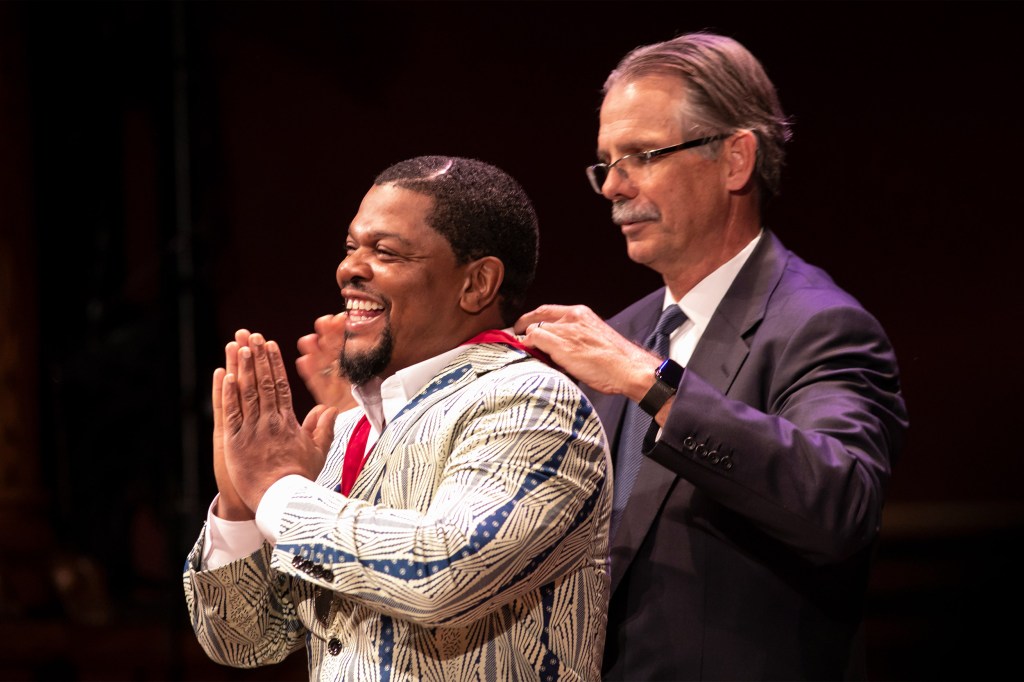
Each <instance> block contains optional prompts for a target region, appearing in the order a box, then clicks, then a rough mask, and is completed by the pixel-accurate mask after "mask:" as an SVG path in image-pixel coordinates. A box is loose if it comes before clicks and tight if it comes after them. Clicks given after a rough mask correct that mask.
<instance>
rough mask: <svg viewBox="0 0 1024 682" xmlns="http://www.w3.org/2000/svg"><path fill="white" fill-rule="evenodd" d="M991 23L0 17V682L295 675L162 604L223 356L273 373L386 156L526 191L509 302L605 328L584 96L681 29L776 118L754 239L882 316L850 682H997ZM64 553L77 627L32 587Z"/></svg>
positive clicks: (1010, 480)
mask: <svg viewBox="0 0 1024 682" xmlns="http://www.w3.org/2000/svg"><path fill="white" fill-rule="evenodd" d="M1014 4H1015V3H1010V2H972V3H957V2H942V3H939V2H714V3H712V2H656V3H646V2H611V1H609V2H452V3H441V2H413V3H405V2H380V3H369V2H363V3H358V2H346V3H342V2H292V3H279V2H187V3H181V4H178V3H169V2H164V3H160V2H153V3H141V2H126V3H88V2H81V3H69V4H65V3H57V2H45V3H15V2H7V3H2V4H0V226H2V227H0V231H2V237H0V248H2V251H0V255H2V256H3V260H2V261H0V268H2V269H0V275H3V279H0V287H3V288H5V290H3V291H0V310H2V312H3V314H4V317H6V321H5V322H4V325H5V326H4V327H3V328H2V329H0V332H3V333H2V334H0V349H3V350H4V352H5V353H6V355H5V356H2V357H4V358H6V359H5V360H4V361H3V364H2V366H0V369H2V370H4V393H3V394H2V395H0V397H2V398H3V400H4V402H3V403H0V407H2V408H3V412H2V413H0V416H2V417H3V422H2V424H3V427H4V437H5V441H4V442H5V445H4V447H5V449H4V450H3V451H2V452H0V456H2V458H0V465H2V467H3V468H2V469H0V527H2V528H3V529H10V532H6V530H5V532H6V537H7V538H8V540H6V541H5V542H4V543H2V544H0V551H2V552H3V553H2V554H0V559H2V562H0V578H5V580H0V597H2V598H3V599H4V601H3V609H2V610H0V641H3V642H5V643H4V645H3V647H2V651H3V653H2V654H0V676H5V677H8V678H10V679H18V678H33V679H40V678H43V677H48V676H50V677H63V678H65V679H67V678H69V677H79V678H82V679H86V678H88V679H112V678H120V677H135V678H148V679H169V678H185V679H208V678H213V677H223V678H225V679H273V678H274V676H275V675H285V674H287V675H291V676H296V675H297V679H301V678H302V677H303V676H304V664H303V663H302V661H301V660H295V661H289V663H286V664H285V665H284V666H283V667H282V668H279V669H274V670H270V671H266V670H265V671H254V672H249V673H242V672H236V671H230V670H227V669H221V668H217V667H214V666H212V665H211V664H208V663H206V662H205V660H204V659H203V657H202V654H201V653H200V652H197V650H196V648H197V647H196V646H195V644H194V641H193V640H192V638H191V633H190V632H189V630H188V624H187V621H186V618H185V610H184V604H183V599H182V598H181V590H180V585H179V578H178V570H179V569H180V567H181V565H182V563H183V560H184V553H185V552H186V551H187V549H188V548H189V547H190V545H191V542H192V540H193V539H194V537H195V535H196V534H197V533H198V530H199V527H200V524H201V522H202V518H203V514H204V513H205V507H206V505H207V504H208V501H209V499H210V497H211V496H212V494H213V490H214V488H213V482H212V474H211V471H210V467H209V448H208V440H209V438H208V433H209V421H208V420H209V412H208V404H207V402H208V400H207V394H208V392H209V385H208V384H209V375H210V373H211V372H212V370H213V368H214V367H216V366H217V364H218V363H219V362H220V361H221V359H222V356H221V348H222V346H223V344H224V343H225V342H226V341H227V340H228V339H229V338H230V337H231V335H232V333H233V331H234V330H235V329H236V328H238V327H240V326H245V327H248V328H251V329H254V330H259V331H262V332H264V333H265V334H267V335H268V336H270V337H272V338H275V339H278V340H279V341H280V342H281V343H282V345H283V346H284V347H285V349H286V351H287V352H290V353H291V356H290V357H289V358H288V360H289V361H292V360H294V358H295V351H294V341H295V339H297V338H298V337H299V336H300V335H302V334H305V333H307V332H308V331H311V328H312V322H313V320H314V319H315V318H316V317H317V316H318V315H321V314H324V313H326V312H334V311H336V310H337V309H338V306H339V298H338V294H337V287H336V286H335V284H334V268H335V267H336V265H337V263H338V261H339V259H340V258H341V254H342V245H343V236H344V231H345V228H346V225H347V223H348V220H349V219H350V218H351V217H352V215H353V214H354V212H355V210H356V208H357V206H358V202H359V200H360V198H361V197H362V195H363V193H364V192H365V191H366V189H367V188H368V186H369V184H370V182H371V181H372V178H373V177H374V175H375V174H376V173H377V172H378V171H380V170H382V169H383V168H384V167H385V166H387V165H389V164H390V163H393V162H395V161H397V160H400V159H402V158H407V157H411V156H415V155H419V154H430V153H441V154H454V155H462V156H472V157H477V158H481V159H484V160H486V161H489V162H492V163H495V164H496V165H498V166H501V167H502V168H504V169H505V170H507V171H509V172H510V173H512V174H513V175H514V176H515V177H517V178H518V179H519V180H520V181H521V182H522V183H523V185H524V186H525V187H526V189H527V191H528V193H529V194H530V195H531V197H532V198H533V199H534V202H535V204H536V207H537V211H538V214H539V216H540V220H541V230H542V242H541V243H542V246H541V266H540V272H539V275H538V278H537V282H536V285H535V287H534V290H533V296H532V300H531V303H541V302H559V303H585V304H587V305H590V306H591V307H593V308H594V309H595V310H597V311H598V312H599V313H601V314H604V315H610V314H612V313H614V312H616V311H617V310H618V309H620V308H621V307H623V306H624V305H625V304H627V303H628V302H630V301H632V300H633V299H635V298H636V297H638V296H639V295H641V294H643V293H646V292H647V291H649V290H650V289H652V288H653V287H654V286H656V285H657V279H656V277H655V276H654V275H653V274H652V273H650V272H648V271H646V270H644V269H642V268H640V267H638V266H635V265H633V264H631V263H630V262H629V260H628V259H627V258H626V256H625V252H624V248H623V244H622V238H621V235H619V234H618V231H617V229H616V228H615V227H614V226H613V225H611V223H610V221H609V219H608V205H607V202H605V201H604V200H602V199H600V198H599V197H597V196H596V195H594V194H593V193H592V192H591V190H590V189H589V186H588V184H587V182H586V179H585V177H584V174H583V168H584V166H586V165H587V164H588V163H591V162H592V160H593V156H594V147H595V136H596V131H597V121H596V110H597V107H598V105H599V103H600V87H601V84H602V82H603V79H604V77H605V75H606V74H607V73H608V71H609V70H610V69H611V68H612V67H614V65H615V63H616V62H617V60H618V59H619V58H620V57H621V56H622V55H623V54H624V53H625V52H626V51H628V50H629V49H630V48H632V47H634V46H636V45H639V44H644V43H649V42H653V41H657V40H663V39H666V38H669V37H671V36H673V35H674V34H676V33H678V32H683V31H690V30H697V29H702V28H708V29H711V30H716V31H719V32H722V33H725V34H728V35H732V36H734V37H736V38H737V39H739V40H740V41H741V42H743V43H745V44H746V45H747V46H748V47H749V48H750V49H751V50H752V51H753V52H754V53H755V54H757V55H758V56H759V57H760V58H761V60H762V62H763V63H764V65H765V67H766V68H767V70H768V73H769V75H770V76H771V77H772V78H773V80H774V81H775V83H776V85H777V87H778V90H779V93H780V96H781V99H782V102H783V106H784V108H785V109H786V111H787V112H788V113H789V114H791V115H792V116H793V118H794V119H795V129H794V132H795V137H794V139H793V142H792V145H791V147H790V152H789V159H788V160H789V163H788V167H787V170H786V173H785V176H784V184H783V195H782V197H781V199H780V200H779V201H778V202H777V203H775V204H774V205H773V206H772V207H771V209H770V212H769V214H768V216H767V223H768V225H769V226H770V227H772V228H773V229H775V231H776V232H777V233H778V234H779V236H780V237H781V238H782V239H783V241H784V242H785V243H786V244H787V245H788V246H790V247H791V248H793V249H794V250H796V251H797V252H798V253H800V254H801V255H802V256H803V257H804V258H805V259H807V260H809V261H811V262H813V263H816V264H818V265H821V266H823V267H824V268H826V269H827V270H828V271H829V272H831V273H832V275H833V276H834V278H835V279H836V280H837V281H838V282H839V283H840V284H841V285H842V286H844V287H845V288H847V289H848V290H849V291H850V292H851V293H853V294H854V295H855V296H857V297H858V298H859V299H861V300H862V301H863V302H864V304H865V305H866V306H867V307H868V308H869V309H870V310H872V311H873V312H874V313H875V314H876V315H877V316H878V317H879V318H880V319H881V320H882V322H883V324H884V325H885V327H886V329H887V330H888V331H889V334H890V336H891V338H892V340H893V342H894V344H895V346H896V350H897V353H898V355H899V359H900V362H901V366H902V370H903V380H904V389H905V394H906V398H907V402H908V406H909V409H910V415H911V432H910V439H909V442H908V446H907V448H906V450H905V452H904V456H903V458H902V460H901V461H900V462H899V463H898V466H897V468H896V472H895V475H894V477H893V481H892V487H891V495H890V500H891V503H890V506H889V509H888V513H887V516H886V520H885V528H884V529H883V543H882V546H881V548H880V556H879V558H880V562H879V568H878V570H877V571H876V576H875V579H874V582H873V584H872V591H871V594H870V597H869V603H868V626H869V627H868V633H867V634H868V642H869V645H870V650H871V660H870V668H871V670H872V673H873V676H874V677H875V678H876V679H947V678H948V679H961V678H965V677H972V678H973V677H979V678H993V677H1001V676H1003V675H1004V674H1008V673H1009V669H1008V668H1007V666H1006V663H1007V662H1008V661H1010V660H1011V654H1012V643H1015V642H1016V641H1017V639H1016V637H1015V635H1018V634H1020V627H1019V626H1018V625H1015V624H1013V623H1011V624H1010V625H1008V626H1005V627H997V626H996V625H994V622H993V619H994V618H995V616H996V615H999V614H1002V613H1004V612H1005V611H1006V610H1007V609H1006V607H1010V608H1011V609H1013V611H1016V607H1019V606H1020V597H1021V589H1020V587H1019V586H1018V585H1017V583H1019V580H1017V579H1016V578H1015V577H1014V574H1013V573H1012V572H1011V571H1012V566H1013V564H1012V562H1011V561H1010V557H1011V556H1012V554H1011V551H1012V550H1013V549H1014V546H1015V545H1016V544H1018V543H1019V540H1020V539H1021V535H1022V532H1021V531H1022V528H1024V505H1022V503H1021V495H1020V493H1019V492H1018V491H1019V485H1020V484H1019V481H1020V479H1021V475H1022V473H1024V464H1022V462H1024V458H1021V457H1020V456H1019V447H1018V446H1017V444H1016V438H1015V437H1016V430H1017V425H1018V412H1019V410H1020V406H1021V400H1020V398H1019V397H1018V394H1019V391H1020V386H1021V382H1022V379H1024V372H1022V368H1024V362H1022V360H1021V356H1020V353H1019V350H1018V345H1019V341H1020V333H1019V331H1020V329H1021V327H1022V321H1024V306H1022V305H1021V303H1020V301H1019V298H1020V295H1021V293H1022V286H1021V284H1020V281H1021V278H1020V274H1019V270H1020V267H1019V265H1018V260H1019V256H1020V252H1021V247H1022V245H1024V240H1022V239H1021V234H1020V233H1021V228H1022V225H1021V224H1020V220H1019V218H1017V217H1016V216H1017V210H1016V209H1017V205H1018V203H1019V197H1018V194H1019V193H1020V191H1021V189H1020V184H1021V183H1020V181H1021V177H1022V174H1021V172H1020V159H1021V157H1022V152H1024V135H1022V134H1021V132H1020V125H1021V124H1020V118H1021V106H1020V96H1019V92H1018V91H1019V89H1020V73H1019V71H1020V66H1021V63H1022V59H1021V57H1022V54H1021V52H1022V51H1021V48H1020V38H1019V36H1018V31H1017V29H1016V28H1015V26H1016V23H1015V21H1014V19H1013V17H1014V16H1015V14H1016V12H1015V10H1016V9H1017V8H1015V7H1013V5H1014ZM176 111H177V112H184V113H185V114H187V115H184V116H176ZM5 335H6V336H5ZM293 380H295V382H296V383H297V384H298V383H299V382H298V380H297V377H296V376H295V375H294V374H293ZM296 392H297V394H298V401H299V408H300V409H302V410H305V409H306V408H308V407H310V406H311V400H310V399H309V397H308V396H307V395H306V394H305V393H304V392H303V390H302V389H301V388H298V387H297V391H296ZM26 491H29V492H30V493H31V494H29V495H26ZM5 500H6V501H5ZM26 527H28V528H31V529H34V530H33V531H32V532H29V533H28V534H27V535H17V534H24V533H25V528H26ZM16 535H17V537H18V538H19V539H17V540H15V539H14V538H15V536H16ZM25 553H28V554H30V555H31V556H32V557H33V560H34V561H35V562H36V563H35V564H33V566H34V568H33V570H34V572H35V573H36V574H37V576H42V577H40V578H39V584H38V585H37V586H36V588H35V590H34V591H31V592H30V594H29V596H25V595H26V593H25V592H24V591H19V588H18V587H17V579H18V578H17V577H18V576H20V575H22V573H23V572H24V570H25V568H24V565H23V564H22V563H21V559H22V558H23V557H24V556H25ZM67 566H79V567H80V568H79V569H77V570H71V571H70V573H67V571H65V574H67V575H71V576H73V577H74V579H75V580H77V581H78V582H77V583H74V584H75V585H76V586H77V585H80V584H93V585H94V588H92V592H88V594H90V595H92V597H94V600H93V601H95V603H96V605H95V607H94V608H93V609H92V610H89V609H85V607H83V606H82V605H81V603H79V604H78V605H77V606H75V605H74V601H75V600H71V599H69V597H68V596H67V595H68V594H82V593H83V592H82V591H79V588H78V587H75V588H74V589H72V590H71V591H70V592H68V593H64V592H61V591H60V589H59V587H55V586H54V585H55V584H58V583H60V580H59V578H58V577H55V576H59V575H65V574H62V573H60V570H61V567H64V568H65V569H66V568H67ZM83 566H84V568H82V567H83ZM69 570H70V569H69ZM5 572H6V574H5ZM90 575H91V576H94V577H93V578H92V583H90V582H89V581H90V578H89V577H88V576H90ZM12 576H13V577H12ZM81 589H82V590H85V589H86V588H81ZM77 601H79V602H88V601H89V600H87V599H80V600H77ZM90 603H91V602H90ZM132 638H134V639H132ZM136 640H138V641H137V643H135V644H133V645H132V646H125V643H126V642H135V641H136ZM11 642H15V643H16V644H15V645H13V646H9V644H11ZM118 642H120V644H117V643H118ZM108 650H109V653H107V652H108ZM133 651H134V652H140V651H141V652H142V653H144V654H145V655H144V656H143V655H142V653H140V655H139V657H138V659H136V658H134V657H133V654H132V653H131V652H133ZM43 654H45V656H43ZM294 658H295V659H301V658H302V656H301V654H300V655H298V656H296V657H294Z"/></svg>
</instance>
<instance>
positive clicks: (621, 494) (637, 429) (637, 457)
mask: <svg viewBox="0 0 1024 682" xmlns="http://www.w3.org/2000/svg"><path fill="white" fill-rule="evenodd" d="M685 321H686V313H684V312H683V311H682V310H680V308H679V306H678V305H675V304H673V305H670V306H669V307H667V308H665V310H663V311H662V313H661V317H660V318H659V319H658V325H657V326H656V327H655V328H654V331H653V332H652V333H651V335H650V336H648V337H647V341H646V342H645V343H644V346H645V347H647V348H649V349H650V350H652V351H654V352H655V353H656V354H657V355H658V356H660V357H662V358H667V357H668V350H669V337H670V336H671V335H672V332H674V331H675V330H676V329H678V328H679V325H681V324H682V323H683V322H685ZM651 421H652V419H651V416H650V415H648V414H647V413H646V412H644V411H643V410H641V409H640V405H639V404H637V403H634V402H632V401H630V402H629V404H628V405H627V406H626V416H625V417H624V418H623V421H622V431H621V432H620V433H619V447H618V450H617V452H616V456H615V490H614V491H613V492H614V494H613V495H612V521H611V534H610V536H611V538H612V539H614V538H615V533H616V531H617V530H618V525H619V521H620V520H621V518H622V512H623V511H624V510H625V508H626V501H627V500H628V499H629V493H630V491H631V490H632V489H633V483H634V482H635V481H636V475H637V473H638V472H639V471H640V464H641V463H642V462H643V444H644V435H646V434H647V430H648V429H649V428H650V426H651Z"/></svg>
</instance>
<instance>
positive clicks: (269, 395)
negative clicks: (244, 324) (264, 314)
mask: <svg viewBox="0 0 1024 682" xmlns="http://www.w3.org/2000/svg"><path fill="white" fill-rule="evenodd" d="M249 348H250V349H252V365H253V373H254V376H255V378H256V395H257V397H258V398H259V401H260V414H265V413H269V412H271V411H273V412H277V411H278V405H277V391H276V389H275V386H274V381H275V378H274V371H273V370H272V369H271V368H270V357H269V355H268V353H267V343H266V339H264V338H263V335H262V334H260V333H259V332H255V333H253V334H251V335H250V336H249Z"/></svg>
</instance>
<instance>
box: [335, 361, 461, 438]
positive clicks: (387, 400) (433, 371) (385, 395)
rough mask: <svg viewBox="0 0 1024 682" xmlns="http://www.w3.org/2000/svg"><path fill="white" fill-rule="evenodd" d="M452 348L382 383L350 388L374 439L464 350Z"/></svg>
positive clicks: (379, 380)
mask: <svg viewBox="0 0 1024 682" xmlns="http://www.w3.org/2000/svg"><path fill="white" fill-rule="evenodd" d="M464 350H465V348H464V347H463V346H456V347H455V348H452V349H451V350H449V351H445V352H444V353H441V354H440V355H435V356H434V357H432V358H428V359H426V360H423V361H422V362H417V363H416V364H415V365H409V366H408V367H406V368H404V369H400V370H398V371H397V372H395V373H394V374H392V375H391V376H389V377H388V378H387V379H384V380H383V381H382V380H381V379H379V378H377V377H374V378H373V379H370V380H369V381H368V382H366V383H365V384H363V385H362V386H353V387H352V396H353V397H354V398H355V399H356V402H358V403H359V406H360V407H362V408H363V412H365V413H366V418H367V419H368V420H369V421H370V427H371V429H372V430H373V433H374V436H375V437H376V436H379V435H380V434H381V432H382V431H384V425H385V424H387V423H388V422H390V421H391V420H392V419H394V418H395V415H396V414H398V413H399V412H400V411H401V409H402V408H403V407H405V406H406V405H407V404H408V403H409V401H410V400H412V398H413V396H415V395H416V394H417V393H419V392H420V390H422V388H423V387H424V386H426V385H427V382H429V381H430V380H431V379H433V378H434V377H435V376H437V374H438V372H440V371H441V370H442V369H444V368H445V367H446V366H447V365H448V363H449V362H451V361H452V360H454V359H455V356H456V355H458V354H459V353H461V352H462V351H464Z"/></svg>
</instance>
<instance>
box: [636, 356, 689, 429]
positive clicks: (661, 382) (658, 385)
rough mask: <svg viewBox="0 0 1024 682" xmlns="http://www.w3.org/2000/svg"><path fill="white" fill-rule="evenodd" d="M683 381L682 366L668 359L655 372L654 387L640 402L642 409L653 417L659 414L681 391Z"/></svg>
mask: <svg viewBox="0 0 1024 682" xmlns="http://www.w3.org/2000/svg"><path fill="white" fill-rule="evenodd" d="M682 380H683V368H682V366H681V365H680V364H679V363H678V362H676V361H675V360H672V359H671V358H668V359H666V360H665V361H664V362H662V363H661V365H660V366H659V367H658V369H656V370H654V385H653V386H651V388H650V390H648V391H647V395H645V396H644V397H643V400H641V401H640V409H641V410H643V411H644V412H646V413H647V414H649V415H651V416H652V417H653V416H654V415H656V414H658V411H659V410H660V409H661V408H662V407H664V405H665V403H667V402H668V399H669V398H671V397H672V396H674V395H675V394H676V391H677V390H679V384H680V383H681V382H682Z"/></svg>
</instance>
